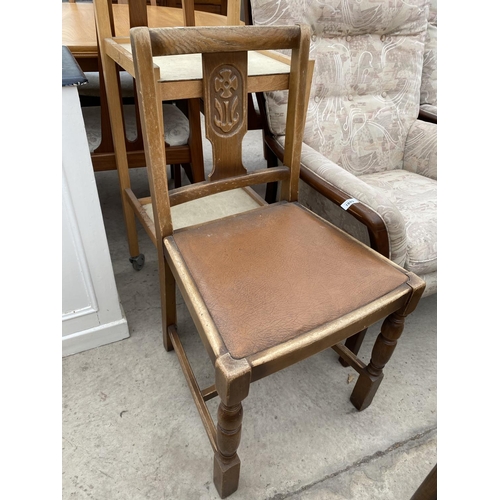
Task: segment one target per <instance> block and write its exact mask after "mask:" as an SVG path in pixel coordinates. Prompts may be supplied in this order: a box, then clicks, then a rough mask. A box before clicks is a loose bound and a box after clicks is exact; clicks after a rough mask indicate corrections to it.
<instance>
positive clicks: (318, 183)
mask: <svg viewBox="0 0 500 500" xmlns="http://www.w3.org/2000/svg"><path fill="white" fill-rule="evenodd" d="M282 141H283V139H282V138H271V137H269V136H268V137H266V143H267V145H268V146H269V147H270V148H271V150H272V151H273V152H274V154H276V156H278V158H280V159H282V158H283V155H282V151H283V149H282V148H283V142H282ZM300 177H301V179H302V180H303V181H304V182H306V183H307V184H309V185H310V186H311V187H313V188H314V189H316V190H317V191H318V192H319V193H320V194H322V195H323V196H325V197H326V198H328V199H329V200H331V201H332V202H333V203H335V204H336V205H338V206H341V205H342V204H343V203H344V202H345V201H346V200H349V199H352V198H355V199H356V200H358V203H354V204H352V205H350V206H349V207H348V208H347V210H346V211H347V212H348V213H350V214H351V215H352V216H353V217H355V218H356V219H357V220H358V221H360V222H361V223H362V224H364V225H365V226H366V228H367V230H368V234H369V236H370V244H371V246H372V248H374V249H375V250H377V251H378V252H379V253H381V254H382V255H384V256H386V257H388V258H390V259H391V260H392V261H394V262H396V263H397V264H399V265H401V266H402V265H404V262H405V259H406V246H407V242H406V229H405V223H404V220H403V217H402V215H401V213H400V212H399V210H398V209H397V208H396V206H395V205H394V204H393V203H392V202H391V201H390V200H389V199H387V198H386V197H384V196H383V195H382V194H381V193H380V192H379V191H377V190H375V189H374V188H372V187H371V186H369V185H368V184H366V183H365V182H363V180H362V179H359V178H357V177H356V176H354V175H353V174H351V173H349V172H347V171H346V170H344V169H343V168H342V167H340V166H339V165H337V164H336V163H334V162H332V161H331V160H329V159H328V158H326V157H325V156H323V155H322V154H321V153H318V152H317V151H315V150H314V149H313V148H311V147H310V146H308V145H307V144H305V143H303V144H302V158H301V169H300Z"/></svg>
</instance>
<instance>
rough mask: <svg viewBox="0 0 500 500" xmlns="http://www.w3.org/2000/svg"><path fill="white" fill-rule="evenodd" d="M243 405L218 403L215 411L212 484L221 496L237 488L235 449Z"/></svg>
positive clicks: (236, 457)
mask: <svg viewBox="0 0 500 500" xmlns="http://www.w3.org/2000/svg"><path fill="white" fill-rule="evenodd" d="M242 420H243V407H242V406H241V403H238V404H237V405H234V406H226V405H225V404H224V403H222V402H221V403H220V404H219V411H218V412H217V438H216V439H217V452H216V453H215V457H214V484H215V487H216V488H217V491H218V492H219V495H220V497H221V498H226V497H227V496H229V495H231V493H234V492H235V491H236V490H237V489H238V483H239V479H240V465H241V462H240V458H239V457H238V455H237V453H236V451H237V450H238V446H239V444H240V439H241V422H242Z"/></svg>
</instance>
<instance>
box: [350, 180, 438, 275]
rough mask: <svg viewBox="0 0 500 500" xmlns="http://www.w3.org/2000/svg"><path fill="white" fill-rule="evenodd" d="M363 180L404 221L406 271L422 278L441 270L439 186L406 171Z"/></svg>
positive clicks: (404, 265)
mask: <svg viewBox="0 0 500 500" xmlns="http://www.w3.org/2000/svg"><path fill="white" fill-rule="evenodd" d="M360 180H362V181H363V182H365V183H366V184H367V185H368V186H370V187H371V188H373V189H375V190H376V191H378V192H379V193H380V194H381V195H382V196H383V197H384V198H385V199H386V200H390V201H391V202H392V203H393V205H394V206H395V207H396V209H397V210H398V211H399V213H400V214H401V217H402V218H403V220H404V225H405V233H406V241H407V245H406V252H405V253H406V256H405V261H404V263H403V267H404V268H405V269H408V271H412V272H414V273H415V274H418V275H422V274H427V273H430V272H433V271H435V270H436V269H437V190H436V182H435V181H434V180H433V179H429V178H427V177H424V176H422V175H418V174H415V173H413V172H407V171H405V170H391V171H387V172H377V173H374V174H368V175H363V176H362V177H361V178H360Z"/></svg>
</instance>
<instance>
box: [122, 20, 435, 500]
mask: <svg viewBox="0 0 500 500" xmlns="http://www.w3.org/2000/svg"><path fill="white" fill-rule="evenodd" d="M130 35H131V44H132V53H133V59H134V67H135V77H136V80H137V84H138V90H139V96H140V100H139V109H140V114H141V121H142V124H143V132H144V140H145V142H146V144H147V171H148V179H149V184H150V190H151V199H152V208H153V212H154V220H155V232H156V238H157V249H158V259H159V262H158V268H159V276H160V290H161V292H160V293H161V304H162V328H163V342H164V346H165V348H166V350H167V351H170V350H172V349H174V350H175V351H176V353H177V355H178V358H179V361H180V364H181V367H182V370H183V372H184V374H185V376H186V380H187V382H188V385H189V388H190V390H191V392H192V395H193V398H194V400H195V404H196V407H197V409H198V411H199V412H200V416H201V419H202V422H203V424H204V426H205V429H206V431H207V434H208V437H209V440H210V443H211V445H212V448H213V450H214V454H215V456H214V469H213V477H214V483H215V486H216V488H217V490H218V492H219V494H220V496H221V497H222V498H225V497H226V496H228V495H230V494H231V493H233V492H234V491H235V490H236V489H237V488H238V481H239V473H240V459H239V458H238V454H237V450H238V445H239V443H240V437H241V426H242V417H243V410H242V404H241V403H242V401H243V400H244V399H245V398H246V397H247V396H248V394H249V389H250V383H251V382H255V381H256V380H259V379H261V378H263V377H266V376H268V375H271V374H273V373H275V372H277V371H279V370H281V369H283V368H285V367H287V366H290V365H292V364H294V363H296V362H298V361H301V360H303V359H305V358H307V357H309V356H311V355H313V354H316V353H318V352H320V351H322V350H324V349H327V348H330V347H331V346H335V349H336V350H337V352H339V353H342V355H343V356H344V357H345V358H346V359H348V361H349V363H350V364H351V366H352V367H353V368H354V369H355V370H357V371H358V373H359V378H358V381H357V383H356V385H355V387H354V390H353V393H352V395H351V401H352V403H353V405H354V406H355V407H356V408H357V409H358V410H363V409H365V408H366V407H368V406H369V405H370V404H371V402H372V400H373V397H374V395H375V393H376V391H377V389H378V387H379V385H380V382H381V380H382V378H383V369H384V366H385V365H386V363H387V362H388V360H389V359H390V357H391V355H392V353H393V351H394V349H395V347H396V344H397V340H398V338H399V337H400V335H401V333H402V331H403V326H404V320H405V317H406V316H407V315H408V314H410V313H411V312H412V311H413V310H414V309H415V307H416V305H417V303H418V301H419V299H420V296H421V294H422V292H423V290H424V288H425V283H424V282H423V281H422V280H421V279H420V278H418V277H417V276H416V275H415V274H413V273H411V272H408V271H405V270H404V269H402V268H401V267H399V266H398V265H396V264H394V263H393V262H391V261H389V260H388V259H386V258H385V257H383V256H382V255H380V254H378V253H377V252H375V251H373V250H372V249H370V248H368V247H367V246H365V245H364V244H362V243H360V242H359V241H357V240H355V239H354V238H352V237H351V236H349V235H348V234H347V233H345V232H343V231H341V230H340V229H338V228H336V227H335V226H333V225H332V224H330V223H328V222H326V221H325V220H323V219H321V218H320V217H318V216H317V215H315V214H314V213H312V212H310V211H309V210H307V209H305V208H304V207H302V206H300V205H299V204H298V203H297V197H298V181H299V169H300V156H301V144H302V136H303V130H304V123H305V114H306V106H307V101H308V94H309V84H310V80H309V78H308V76H309V65H308V58H309V28H308V27H306V26H300V25H296V26H273V27H260V26H235V27H213V28H209V27H205V28H198V27H191V28H159V29H148V28H145V27H142V28H134V29H132V30H131V32H130ZM266 49H269V50H278V49H291V66H290V72H289V76H288V78H286V79H285V80H283V79H281V78H275V77H274V76H273V75H271V76H265V75H264V76H254V75H250V76H248V75H249V74H250V70H249V67H250V64H248V65H247V61H250V56H251V55H252V53H253V51H262V50H266ZM197 53H202V56H201V57H202V68H203V74H202V79H203V86H202V94H203V100H204V102H205V128H206V135H207V138H208V139H209V140H210V142H211V143H212V147H213V169H212V171H211V173H210V175H209V177H208V179H207V180H206V181H205V182H202V183H198V184H193V185H188V186H183V187H181V188H179V189H175V190H172V191H170V192H169V190H168V183H167V179H166V176H165V171H164V164H165V148H164V147H163V136H162V119H161V112H160V109H161V108H160V106H159V103H160V102H161V100H162V98H163V92H164V91H163V90H162V86H161V85H162V72H161V71H159V67H158V65H157V64H156V62H157V61H158V59H159V58H160V57H165V56H167V57H178V55H179V54H181V55H182V56H185V55H187V54H197ZM247 58H248V59H247ZM283 81H285V85H286V86H281V85H282V84H283ZM278 84H279V85H280V86H279V87H277V86H278ZM275 88H279V89H281V90H283V89H284V88H285V89H286V88H288V91H289V92H288V93H289V98H288V107H287V118H286V138H285V155H284V161H283V165H281V166H277V167H274V168H264V169H261V170H257V171H253V172H248V171H247V170H246V168H245V166H244V165H243V162H242V140H243V137H244V135H245V133H246V129H247V119H246V118H247V117H246V113H247V94H248V93H249V92H254V91H258V90H263V89H265V90H268V91H271V90H273V89H275ZM271 181H278V182H280V183H281V190H280V193H281V201H280V202H279V203H275V204H271V205H263V206H259V207H257V208H255V209H253V210H249V211H246V212H244V213H239V214H235V215H232V216H228V217H225V218H221V219H218V220H213V221H210V222H206V223H202V224H198V225H195V226H190V227H184V228H181V229H177V228H175V222H174V221H173V211H174V210H175V209H176V208H179V207H181V206H182V204H184V203H192V202H193V201H195V200H196V201H201V200H202V199H203V198H204V197H206V196H213V195H214V193H218V194H221V193H229V192H231V190H234V189H242V188H248V187H249V186H252V185H256V184H261V183H264V182H271ZM176 286H177V287H178V289H179V290H180V292H181V294H182V297H183V299H184V301H185V303H186V305H187V308H188V310H189V312H190V314H191V316H192V319H193V321H194V324H195V325H196V328H197V330H198V333H199V335H200V337H201V340H202V342H203V344H204V346H205V348H206V350H207V353H208V356H209V358H210V360H211V361H212V363H213V366H214V380H215V383H214V385H212V386H210V387H207V388H205V389H203V390H200V388H199V386H198V383H197V382H196V379H195V377H194V374H193V371H192V369H191V367H190V364H189V361H188V359H187V357H186V354H185V351H184V349H183V347H182V343H181V336H182V335H181V334H180V333H178V331H177V325H176V321H177V320H176V299H175V294H176ZM383 318H386V319H385V321H384V322H383V326H382V330H381V333H380V335H379V337H378V339H377V341H376V343H375V346H374V348H373V352H372V356H371V360H370V362H369V363H368V364H367V365H365V364H364V363H363V362H362V361H361V360H360V359H359V358H358V357H356V356H355V355H354V354H352V353H351V352H349V351H348V350H347V349H346V347H345V346H344V345H342V344H341V342H342V341H344V340H345V339H346V338H348V337H349V336H351V335H354V334H355V333H357V332H359V331H360V330H361V329H362V328H364V327H366V326H368V325H371V324H373V323H375V322H377V321H379V320H381V319H383ZM214 397H219V399H220V403H219V407H218V413H217V423H216V424H214V422H213V421H212V419H211V416H210V413H209V411H208V409H207V406H206V404H205V402H206V401H207V400H209V399H211V398H214ZM304 425H307V424H304Z"/></svg>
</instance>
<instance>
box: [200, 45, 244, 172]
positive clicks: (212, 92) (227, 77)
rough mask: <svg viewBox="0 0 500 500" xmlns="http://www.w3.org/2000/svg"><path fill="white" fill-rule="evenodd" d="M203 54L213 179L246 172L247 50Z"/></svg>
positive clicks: (206, 126) (204, 91) (206, 117)
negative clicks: (243, 142)
mask: <svg viewBox="0 0 500 500" xmlns="http://www.w3.org/2000/svg"><path fill="white" fill-rule="evenodd" d="M225 56H226V57H225V58H224V62H223V63H221V58H220V55H219V54H203V74H204V82H203V96H204V102H205V128H206V135H207V138H208V140H209V141H210V142H211V143H212V151H213V165H214V166H213V170H212V172H211V173H210V175H209V176H208V177H209V179H210V180H211V181H215V180H219V179H226V178H228V177H234V176H237V175H244V174H246V173H247V170H246V169H245V167H244V166H243V164H242V152H241V144H242V141H243V137H244V136H245V134H246V133H247V102H248V101H247V53H246V52H234V53H231V54H226V55H225Z"/></svg>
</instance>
